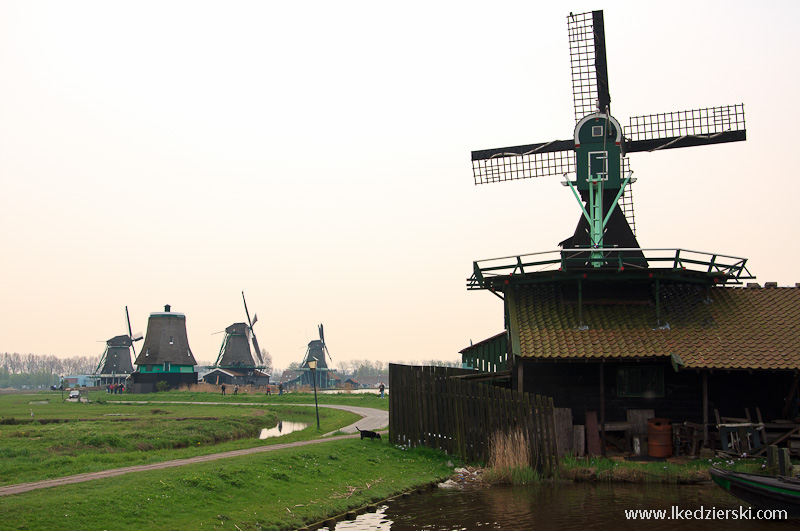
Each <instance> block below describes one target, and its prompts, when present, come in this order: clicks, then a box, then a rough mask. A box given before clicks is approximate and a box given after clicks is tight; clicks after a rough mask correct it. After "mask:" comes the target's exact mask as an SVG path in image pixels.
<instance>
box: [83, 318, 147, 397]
mask: <svg viewBox="0 0 800 531" xmlns="http://www.w3.org/2000/svg"><path fill="white" fill-rule="evenodd" d="M125 319H126V320H127V323H128V335H122V336H114V337H112V338H111V339H109V340H108V341H106V349H105V350H104V351H103V355H102V356H101V357H100V362H99V363H98V364H97V368H96V369H95V371H94V374H95V375H96V376H99V377H100V382H99V383H100V385H105V384H109V383H119V382H120V381H121V380H123V379H125V377H127V375H129V374H131V373H133V364H132V363H131V349H133V355H134V357H136V347H134V343H135V342H136V341H140V340H141V339H142V338H143V336H142V334H141V332H139V333H137V334H136V335H134V334H133V333H132V332H131V318H130V315H129V314H128V307H127V306H126V307H125Z"/></svg>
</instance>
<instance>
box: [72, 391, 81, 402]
mask: <svg viewBox="0 0 800 531" xmlns="http://www.w3.org/2000/svg"><path fill="white" fill-rule="evenodd" d="M69 397H70V398H77V399H79V400H80V398H81V392H80V391H78V390H75V391H70V392H69Z"/></svg>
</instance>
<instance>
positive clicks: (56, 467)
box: [0, 392, 359, 485]
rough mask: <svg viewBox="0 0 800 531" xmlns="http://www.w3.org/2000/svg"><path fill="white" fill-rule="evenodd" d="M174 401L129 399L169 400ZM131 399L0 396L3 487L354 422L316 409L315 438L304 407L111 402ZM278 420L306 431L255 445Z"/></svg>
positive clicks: (303, 436)
mask: <svg viewBox="0 0 800 531" xmlns="http://www.w3.org/2000/svg"><path fill="white" fill-rule="evenodd" d="M171 394H172V393H158V394H156V395H134V396H135V398H136V399H137V400H147V399H154V398H158V399H166V398H169V395H171ZM130 398H132V397H131V396H121V395H107V394H105V393H100V392H95V393H91V395H90V399H91V400H92V402H90V403H88V404H83V403H75V402H62V401H61V394H60V393H54V392H42V393H36V394H29V395H26V394H11V395H0V485H8V484H13V483H22V482H27V481H35V480H40V479H49V478H56V477H62V476H67V475H72V474H81V473H86V472H95V471H98V470H106V469H110V468H118V467H123V466H131V465H140V464H149V463H157V462H160V461H167V460H170V459H181V458H187V457H194V456H198V455H207V454H212V453H220V452H226V451H230V450H240V449H244V448H252V447H256V446H264V445H270V444H278V443H286V442H294V441H301V440H308V439H314V438H318V437H320V436H321V434H324V433H329V432H333V431H336V430H337V429H338V428H341V427H343V426H347V425H349V424H351V423H353V422H355V421H356V420H358V418H359V417H358V416H357V415H354V414H352V413H348V412H345V411H340V410H335V409H329V408H320V430H319V431H318V430H317V428H316V417H315V414H314V408H309V407H305V406H300V407H293V406H288V405H272V404H266V403H264V404H263V405H261V404H258V405H252V406H239V405H217V404H177V403H176V404H171V403H170V404H152V403H151V404H122V403H115V402H112V400H125V399H130ZM182 398H184V397H181V396H179V397H177V398H176V397H173V400H180V399H182ZM209 398H211V399H218V398H222V397H214V396H213V395H211V396H207V397H206V399H207V400H206V401H212V400H209ZM224 398H225V399H226V400H225V401H229V400H227V397H224ZM231 398H235V399H237V401H239V400H238V399H239V398H240V397H231ZM265 398H267V397H265ZM267 399H268V398H267ZM312 400H313V397H312ZM220 401H222V400H220ZM31 414H33V415H31ZM279 419H280V420H282V421H294V422H304V423H307V424H308V425H309V427H307V428H306V429H304V430H301V431H296V432H294V433H290V434H288V435H284V436H282V437H280V438H269V439H264V440H259V439H258V435H259V434H260V432H261V430H262V429H263V428H272V427H274V426H276V425H277V423H278V420H279Z"/></svg>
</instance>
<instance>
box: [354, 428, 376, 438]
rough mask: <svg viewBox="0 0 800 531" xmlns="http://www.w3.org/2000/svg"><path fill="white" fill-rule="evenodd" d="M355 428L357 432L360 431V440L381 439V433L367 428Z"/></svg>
mask: <svg viewBox="0 0 800 531" xmlns="http://www.w3.org/2000/svg"><path fill="white" fill-rule="evenodd" d="M356 429H357V430H358V431H359V433H361V440H362V441H363V440H364V439H366V438H369V439H372V440H373V441H374V440H375V439H378V440H379V441H380V440H381V434H380V433H378V432H375V431H369V430H360V429H358V426H356Z"/></svg>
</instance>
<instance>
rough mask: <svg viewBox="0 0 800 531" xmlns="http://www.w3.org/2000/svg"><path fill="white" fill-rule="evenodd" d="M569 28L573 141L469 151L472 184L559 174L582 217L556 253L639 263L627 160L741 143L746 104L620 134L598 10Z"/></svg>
mask: <svg viewBox="0 0 800 531" xmlns="http://www.w3.org/2000/svg"><path fill="white" fill-rule="evenodd" d="M567 29H568V33H569V51H570V66H571V70H572V93H573V104H574V109H575V122H576V125H575V128H574V131H573V138H571V139H569V140H553V141H550V142H542V143H537V144H528V145H524V146H514V147H506V148H499V149H487V150H481V151H473V152H472V169H473V177H474V179H475V184H476V185H477V184H485V183H493V182H501V181H510V180H517V179H527V178H533V177H544V176H548V175H563V176H565V177H566V180H565V181H564V182H563V183H562V184H563V185H564V186H567V187H569V188H570V190H571V191H572V193H573V194H574V196H575V198H576V199H577V201H578V204H579V205H580V208H581V213H582V216H581V218H580V220H579V222H578V226H577V228H576V230H575V233H574V235H573V236H572V237H570V238H567V239H566V240H564V241H562V242H561V247H562V249H581V250H582V251H580V252H578V251H576V252H573V253H568V254H569V255H571V256H573V257H574V256H583V257H586V260H585V262H584V264H585V265H587V266H592V267H603V266H608V265H611V258H612V257H614V256H615V255H619V254H620V253H614V252H613V251H608V249H614V248H617V249H626V251H625V252H624V254H625V256H626V257H628V256H637V257H639V258H641V262H640V263H644V255H643V253H642V252H641V250H640V249H639V244H638V242H637V240H636V234H635V218H634V216H633V205H632V196H631V185H632V184H633V183H634V182H635V179H634V178H633V176H632V173H633V172H631V171H630V168H629V165H628V159H627V157H626V155H627V154H628V153H636V152H643V151H656V150H661V149H674V148H680V147H691V146H703V145H709V144H719V143H725V142H737V141H743V140H746V137H747V135H746V131H745V120H744V105H743V104H736V105H726V106H720V107H707V108H700V109H694V110H687V111H677V112H668V113H659V114H649V115H642V116H634V117H632V118H630V119H629V122H628V125H627V127H624V128H623V127H622V126H621V125H620V123H619V122H618V121H617V119H616V118H614V117H613V116H612V115H611V109H610V107H611V95H610V91H609V82H608V68H607V63H606V45H605V27H604V23H603V12H602V11H592V12H590V13H581V14H577V15H576V14H572V13H570V14H569V16H568V17H567ZM570 176H571V177H572V178H573V179H574V180H571V178H570Z"/></svg>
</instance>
